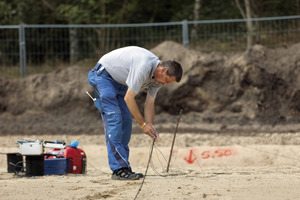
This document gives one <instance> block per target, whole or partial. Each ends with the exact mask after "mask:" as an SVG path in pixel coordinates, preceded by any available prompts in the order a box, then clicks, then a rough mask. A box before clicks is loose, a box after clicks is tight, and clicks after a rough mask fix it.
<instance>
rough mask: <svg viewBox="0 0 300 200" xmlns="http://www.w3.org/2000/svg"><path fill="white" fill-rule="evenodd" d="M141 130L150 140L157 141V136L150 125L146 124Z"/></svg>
mask: <svg viewBox="0 0 300 200" xmlns="http://www.w3.org/2000/svg"><path fill="white" fill-rule="evenodd" d="M142 130H143V131H144V133H145V134H147V135H149V137H151V139H152V140H155V141H157V140H158V138H159V134H158V133H157V131H156V130H155V128H154V126H153V125H152V124H151V123H147V124H146V125H145V126H144V127H143V128H142Z"/></svg>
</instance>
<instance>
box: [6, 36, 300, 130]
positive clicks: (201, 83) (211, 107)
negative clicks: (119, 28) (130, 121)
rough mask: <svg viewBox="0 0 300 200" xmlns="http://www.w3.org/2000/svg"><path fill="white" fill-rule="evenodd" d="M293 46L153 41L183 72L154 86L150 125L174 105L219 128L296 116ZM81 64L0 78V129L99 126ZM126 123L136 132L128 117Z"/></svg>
mask: <svg viewBox="0 0 300 200" xmlns="http://www.w3.org/2000/svg"><path fill="white" fill-rule="evenodd" d="M299 49H300V44H295V45H293V46H291V47H289V48H285V49H274V50H273V49H267V48H265V47H263V46H260V45H256V46H254V47H253V48H252V49H251V50H249V51H248V52H239V53H235V54H225V53H220V52H213V53H209V54H208V53H202V52H198V51H194V50H190V49H188V48H185V47H184V46H182V45H181V44H178V43H174V42H170V41H166V42H163V43H161V44H160V45H158V46H157V47H155V48H154V49H152V50H151V51H152V52H153V53H155V54H156V55H157V56H159V57H160V58H161V59H162V60H168V59H172V60H177V61H178V62H180V63H181V64H182V66H183V68H184V77H183V79H182V81H181V82H180V83H179V84H172V85H170V86H168V87H164V88H162V89H161V90H160V92H159V93H158V96H157V100H156V112H157V113H158V114H160V115H158V117H157V118H156V119H157V120H156V121H157V124H158V125H161V127H165V129H168V128H169V129H170V127H166V126H163V125H164V124H166V123H168V122H170V123H173V121H174V118H175V117H174V118H173V117H171V118H170V117H166V116H169V114H171V115H173V114H177V113H178V111H179V109H181V108H182V109H183V111H184V115H185V116H186V117H185V118H183V119H186V120H188V121H186V123H188V124H192V123H206V124H214V123H220V124H221V129H226V127H228V126H229V124H230V125H233V124H238V125H240V126H245V125H247V124H249V123H257V124H259V125H264V124H268V125H270V124H271V125H273V126H274V125H276V124H289V123H297V122H299V114H300V81H299V80H300V79H299V78H300V77H299V76H300V51H299ZM88 70H89V69H88V68H87V67H78V66H73V67H69V68H66V69H64V70H57V71H54V72H52V73H48V74H36V75H31V76H28V77H25V78H20V79H7V78H0V94H1V97H0V122H1V123H0V134H8V133H9V134H13V133H16V134H22V133H30V134H35V133H36V134H38V133H49V134H61V133H65V134H67V133H73V134H74V133H75V134H76V133H87V134H88V133H97V132H99V131H100V130H101V131H102V127H101V126H102V125H101V123H100V121H99V114H98V112H97V110H96V108H95V107H94V105H93V102H92V101H91V99H90V98H89V97H88V96H87V95H86V94H85V91H86V90H88V91H89V92H90V93H93V92H92V88H91V87H90V86H89V85H88V82H87V73H88ZM144 99H145V92H141V93H140V94H139V95H138V96H137V101H138V102H139V105H140V107H141V108H142V102H143V101H144ZM160 116H161V117H160ZM99 126H100V127H99ZM134 128H136V129H134V130H136V131H140V130H139V129H138V127H136V125H135V123H134ZM171 128H173V126H172V127H171ZM202 128H203V127H202ZM204 129H205V128H204Z"/></svg>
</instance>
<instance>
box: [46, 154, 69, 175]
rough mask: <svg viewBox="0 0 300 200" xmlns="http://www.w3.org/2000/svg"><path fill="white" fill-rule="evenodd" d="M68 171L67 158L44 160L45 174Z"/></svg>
mask: <svg viewBox="0 0 300 200" xmlns="http://www.w3.org/2000/svg"><path fill="white" fill-rule="evenodd" d="M67 173H68V169H67V159H66V158H52V159H45V160H44V175H64V174H67Z"/></svg>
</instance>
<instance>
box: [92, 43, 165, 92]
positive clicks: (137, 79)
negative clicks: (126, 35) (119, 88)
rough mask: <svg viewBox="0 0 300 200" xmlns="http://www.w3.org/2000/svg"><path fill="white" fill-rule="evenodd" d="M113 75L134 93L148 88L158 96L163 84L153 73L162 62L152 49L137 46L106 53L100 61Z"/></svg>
mask: <svg viewBox="0 0 300 200" xmlns="http://www.w3.org/2000/svg"><path fill="white" fill-rule="evenodd" d="M98 62H99V63H101V64H102V65H103V66H104V68H105V69H106V71H107V72H108V73H109V74H110V75H111V77H112V78H113V79H114V80H115V81H117V82H118V83H120V84H122V85H126V86H128V87H129V88H130V89H131V90H132V91H133V92H134V93H136V94H137V93H138V92H139V91H140V89H141V88H147V89H148V92H149V94H150V95H151V96H152V97H156V93H157V91H158V89H159V88H160V87H161V86H162V85H161V84H158V83H156V82H155V80H154V77H153V73H154V71H155V69H156V67H157V66H158V64H159V63H160V62H161V61H160V60H159V59H158V57H157V56H155V55H154V54H153V53H151V52H150V51H148V50H146V49H144V48H141V47H136V46H130V47H124V48H120V49H116V50H114V51H112V52H110V53H107V54H105V55H104V56H102V57H101V58H100V60H99V61H98Z"/></svg>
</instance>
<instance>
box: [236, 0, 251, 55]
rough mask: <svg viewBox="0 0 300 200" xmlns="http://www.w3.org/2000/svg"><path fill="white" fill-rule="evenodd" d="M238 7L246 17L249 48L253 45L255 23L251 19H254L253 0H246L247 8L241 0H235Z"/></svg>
mask: <svg viewBox="0 0 300 200" xmlns="http://www.w3.org/2000/svg"><path fill="white" fill-rule="evenodd" d="M235 2H236V5H237V7H238V8H239V10H240V12H241V14H242V16H243V17H244V19H246V25H247V50H249V49H250V48H251V47H252V45H253V23H252V21H251V20H250V19H252V17H251V16H252V13H251V12H252V10H251V2H250V0H244V4H245V9H243V8H242V6H241V4H240V2H239V0H235Z"/></svg>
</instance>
